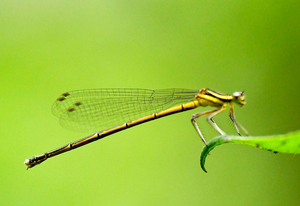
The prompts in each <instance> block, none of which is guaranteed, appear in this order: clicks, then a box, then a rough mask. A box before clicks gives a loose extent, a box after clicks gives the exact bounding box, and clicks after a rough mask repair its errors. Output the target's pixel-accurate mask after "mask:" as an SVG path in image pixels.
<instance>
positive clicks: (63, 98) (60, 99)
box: [57, 97, 66, 101]
mask: <svg viewBox="0 0 300 206" xmlns="http://www.w3.org/2000/svg"><path fill="white" fill-rule="evenodd" d="M65 99H66V98H65V97H59V98H58V99H57V100H58V101H64V100H65Z"/></svg>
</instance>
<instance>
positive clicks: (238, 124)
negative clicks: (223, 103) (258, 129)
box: [229, 103, 249, 136]
mask: <svg viewBox="0 0 300 206" xmlns="http://www.w3.org/2000/svg"><path fill="white" fill-rule="evenodd" d="M229 117H230V119H231V121H232V122H233V124H234V127H235V129H236V131H237V133H238V134H239V135H240V136H242V135H241V134H240V130H239V128H240V129H241V130H242V131H243V132H244V133H245V134H246V135H247V136H248V135H249V134H248V132H247V130H246V129H245V127H243V126H242V125H241V124H240V123H238V122H237V121H236V120H235V118H234V109H233V104H232V103H231V104H230V110H229Z"/></svg>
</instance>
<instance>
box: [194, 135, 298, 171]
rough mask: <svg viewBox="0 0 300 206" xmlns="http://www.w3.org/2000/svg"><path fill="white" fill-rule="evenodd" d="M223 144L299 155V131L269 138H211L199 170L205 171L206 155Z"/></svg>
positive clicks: (204, 150)
mask: <svg viewBox="0 0 300 206" xmlns="http://www.w3.org/2000/svg"><path fill="white" fill-rule="evenodd" d="M225 143H238V144H246V145H250V146H253V147H257V148H260V149H264V150H268V151H271V152H274V153H277V152H280V153H290V154H299V153H300V130H299V131H295V132H290V133H287V134H283V135H271V136H255V137H251V136H247V137H242V136H228V135H226V136H219V137H215V138H213V139H212V140H211V141H209V142H208V143H207V146H205V147H204V148H203V150H202V152H201V157H200V164H201V168H202V169H203V170H204V171H205V172H207V171H206V169H205V167H204V165H205V159H206V156H207V154H208V153H209V152H210V151H211V150H213V149H214V148H215V147H216V146H219V145H221V144H225Z"/></svg>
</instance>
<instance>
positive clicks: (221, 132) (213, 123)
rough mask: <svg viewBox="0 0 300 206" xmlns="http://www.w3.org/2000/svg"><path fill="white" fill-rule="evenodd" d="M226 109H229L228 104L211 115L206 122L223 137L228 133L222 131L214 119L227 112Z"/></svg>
mask: <svg viewBox="0 0 300 206" xmlns="http://www.w3.org/2000/svg"><path fill="white" fill-rule="evenodd" d="M226 109H227V104H224V105H223V107H221V108H220V109H218V110H215V111H214V112H213V113H212V114H211V115H209V116H208V117H207V118H206V121H207V122H208V123H209V124H210V125H211V126H212V127H213V128H214V129H215V130H217V131H218V132H219V133H220V134H221V135H223V136H224V135H226V133H225V132H224V131H223V130H221V129H220V127H219V126H218V125H217V124H216V122H215V121H214V120H213V119H212V118H213V117H214V116H216V115H217V114H220V113H221V112H223V111H225V110H226Z"/></svg>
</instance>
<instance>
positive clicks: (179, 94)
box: [52, 89, 199, 132]
mask: <svg viewBox="0 0 300 206" xmlns="http://www.w3.org/2000/svg"><path fill="white" fill-rule="evenodd" d="M198 92H199V91H198V90H188V89H161V90H148V89H87V90H77V91H71V92H66V93H64V94H62V95H61V96H60V97H59V98H58V99H57V100H56V101H55V102H54V104H53V107H52V112H53V114H54V115H55V116H57V117H58V118H59V119H60V123H61V125H62V126H63V127H65V128H67V129H71V130H75V131H88V132H97V131H101V130H104V129H108V128H110V127H113V126H117V125H119V124H122V123H125V122H128V121H131V120H134V119H137V118H140V117H143V116H145V115H149V114H152V113H155V112H158V111H161V110H164V109H167V108H170V107H172V106H175V105H179V104H182V103H186V102H189V101H193V100H194V97H195V95H196V94H198Z"/></svg>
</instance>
